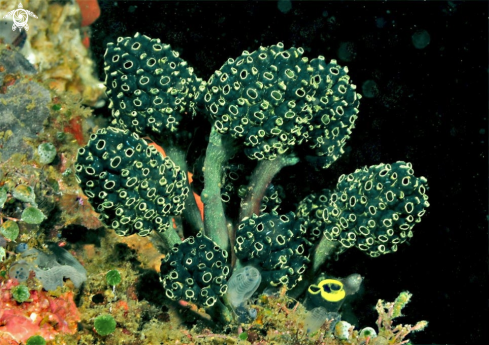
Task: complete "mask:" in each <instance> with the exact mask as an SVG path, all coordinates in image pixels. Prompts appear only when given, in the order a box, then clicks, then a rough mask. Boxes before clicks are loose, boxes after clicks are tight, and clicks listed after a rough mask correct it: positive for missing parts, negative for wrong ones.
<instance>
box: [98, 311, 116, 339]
mask: <svg viewBox="0 0 489 345" xmlns="http://www.w3.org/2000/svg"><path fill="white" fill-rule="evenodd" d="M94 326H95V331H96V332H97V333H98V334H99V335H102V336H105V335H109V334H111V333H114V331H115V326H116V322H115V320H114V318H113V317H112V316H111V315H109V314H102V315H99V316H97V317H96V318H95V322H94Z"/></svg>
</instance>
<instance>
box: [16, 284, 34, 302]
mask: <svg viewBox="0 0 489 345" xmlns="http://www.w3.org/2000/svg"><path fill="white" fill-rule="evenodd" d="M11 292H12V297H13V298H14V300H16V301H17V302H19V303H22V302H25V301H27V300H28V299H29V298H30V297H31V293H30V292H29V288H28V287H27V286H25V285H19V286H15V287H13V288H12V290H11Z"/></svg>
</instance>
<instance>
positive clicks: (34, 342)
mask: <svg viewBox="0 0 489 345" xmlns="http://www.w3.org/2000/svg"><path fill="white" fill-rule="evenodd" d="M25 344H26V345H46V340H44V338H43V337H41V336H40V335H33V336H32V337H30V338H29V339H27V342H26V343H25Z"/></svg>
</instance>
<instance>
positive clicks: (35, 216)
mask: <svg viewBox="0 0 489 345" xmlns="http://www.w3.org/2000/svg"><path fill="white" fill-rule="evenodd" d="M44 219H46V216H45V215H44V214H43V213H42V212H41V211H40V210H39V209H38V208H36V207H32V206H31V207H27V208H26V209H25V210H24V211H23V212H22V216H21V220H23V221H24V222H26V223H27V224H41V223H42V222H43V220H44Z"/></svg>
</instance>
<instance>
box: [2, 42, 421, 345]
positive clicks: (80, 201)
mask: <svg viewBox="0 0 489 345" xmlns="http://www.w3.org/2000/svg"><path fill="white" fill-rule="evenodd" d="M0 49H1V51H0V63H1V65H2V68H1V69H0V72H1V73H2V74H1V75H0V76H1V77H2V79H3V81H4V82H3V87H2V89H1V91H0V102H2V103H3V104H4V105H5V106H4V107H3V108H2V109H1V114H2V115H3V114H10V115H11V114H14V113H22V114H23V116H22V117H19V118H18V119H17V120H16V121H14V120H13V117H12V116H10V117H7V116H5V117H4V116H2V120H1V121H0V126H1V128H2V137H1V139H2V141H4V142H5V147H6V148H8V151H7V150H5V151H4V152H2V156H0V157H1V158H2V161H1V163H0V223H1V227H0V341H1V342H2V344H4V343H5V344H24V343H25V344H44V343H47V344H99V343H100V344H120V343H127V344H238V343H239V344H255V345H260V344H304V345H305V344H317V345H319V344H374V345H381V344H405V343H408V342H409V340H408V336H409V335H411V334H412V333H413V332H417V331H421V330H423V329H424V328H425V327H426V326H427V324H428V323H427V321H419V322H417V323H416V324H414V325H409V324H401V323H397V320H396V321H394V320H395V319H396V318H398V317H400V316H402V315H403V312H404V310H403V308H404V307H405V306H406V305H407V304H408V302H409V301H410V299H411V297H412V295H411V294H410V293H409V292H401V293H400V294H399V296H398V297H397V298H396V299H395V300H394V301H392V302H386V301H383V300H379V301H378V303H377V305H376V307H375V309H376V312H377V314H378V316H377V319H372V320H371V323H370V324H368V325H355V318H354V317H353V318H350V317H349V316H347V315H346V314H347V313H346V310H347V309H348V310H349V308H350V304H351V301H352V299H353V298H355V296H356V295H357V294H358V293H359V290H361V288H362V284H363V279H364V277H362V276H360V275H359V274H357V273H356V272H351V274H350V275H348V276H346V277H336V276H331V275H330V274H328V273H327V272H326V271H325V267H326V265H329V264H334V263H332V262H333V261H334V260H341V255H342V254H343V253H344V252H346V251H348V250H358V251H361V252H363V254H364V255H366V256H368V257H371V258H378V257H381V256H384V255H396V251H398V248H399V246H402V245H404V244H407V243H409V241H410V239H411V238H412V237H413V236H414V235H415V232H416V230H415V229H416V228H418V227H422V224H421V225H418V226H415V225H416V224H418V223H420V222H421V219H422V217H423V216H424V215H425V213H426V209H427V208H428V207H429V205H430V204H429V202H428V195H427V193H428V182H427V179H426V178H424V177H422V176H417V175H415V173H414V169H413V165H412V164H411V163H409V162H405V161H397V162H386V163H381V162H379V163H378V164H375V165H371V166H363V167H358V168H357V169H356V170H354V171H345V172H344V174H343V175H341V176H340V177H339V178H338V180H337V182H336V183H335V184H333V185H332V187H331V188H330V189H319V190H314V186H312V188H311V189H313V191H311V193H309V194H308V195H307V196H305V197H304V198H302V199H299V200H297V199H296V198H295V195H294V193H292V191H291V190H290V188H288V187H290V186H286V185H281V184H280V181H281V180H280V179H277V176H278V175H279V173H280V172H281V171H283V169H287V167H291V166H295V165H302V164H303V165H307V166H309V167H310V169H311V171H315V172H317V174H321V172H322V171H324V170H326V169H328V168H330V167H331V166H332V165H333V164H335V162H336V161H337V160H338V159H339V158H340V157H341V156H342V155H343V154H344V152H345V145H346V144H347V143H348V140H349V139H350V137H351V136H353V135H355V130H354V129H355V123H356V121H357V119H358V118H359V117H360V116H361V111H360V103H361V100H362V96H361V94H360V93H358V92H357V87H356V85H354V84H353V83H352V82H351V80H350V76H349V70H348V68H347V67H346V66H341V65H340V64H339V63H338V61H336V60H334V59H333V60H327V59H326V58H325V57H324V56H318V57H316V58H309V57H306V55H307V54H306V51H305V50H304V49H302V48H296V47H286V46H285V45H284V44H282V43H277V44H275V45H271V46H267V47H259V48H258V49H257V50H254V51H251V52H249V51H243V53H242V54H241V55H240V56H236V57H229V59H228V60H226V61H223V65H222V66H221V67H220V68H219V69H218V70H216V71H215V72H214V73H213V74H212V75H211V76H210V77H208V78H207V76H205V77H206V78H204V76H197V75H196V72H195V71H194V69H193V68H192V66H190V64H189V63H188V62H187V61H185V60H183V59H182V58H181V57H180V54H179V53H178V52H176V51H175V50H173V49H172V48H171V46H170V45H168V44H165V43H163V42H162V41H160V39H156V38H150V37H148V36H145V35H141V34H139V33H136V34H135V35H134V36H133V37H121V38H119V39H118V40H117V41H116V42H112V43H109V44H108V45H107V50H106V52H105V55H104V72H105V87H106V96H107V98H108V101H109V105H108V107H109V109H110V111H111V119H110V120H109V122H108V123H101V122H95V121H94V120H93V114H92V112H91V110H90V109H88V108H85V107H84V106H83V105H82V104H81V103H82V99H81V98H80V96H81V95H78V97H77V96H74V95H72V94H69V93H65V92H60V91H59V90H57V91H53V90H52V88H50V86H49V83H48V82H46V81H44V80H43V77H42V76H40V75H38V74H36V72H35V70H34V69H33V68H32V66H30V65H29V63H28V61H27V60H26V59H24V58H23V57H22V55H21V54H20V53H19V52H18V51H16V50H15V49H12V47H11V46H9V45H2V46H1V47H0ZM4 61H7V62H8V63H7V62H4ZM21 67H22V68H21ZM26 88H29V90H31V89H34V90H38V91H36V94H35V95H32V94H31V93H29V92H26ZM99 90H100V88H99ZM97 99H98V96H97ZM8 121H10V122H8ZM14 122H15V124H16V126H18V128H17V127H16V128H17V129H14V130H13V129H12V128H13V127H11V126H12V124H13V123H14ZM41 127H42V131H41V130H40V128H41ZM19 138H22V139H23V140H22V142H21V141H19ZM21 145H25V147H24V146H21ZM353 149H354V148H353ZM361 312H362V311H361V310H354V311H353V313H361Z"/></svg>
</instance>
